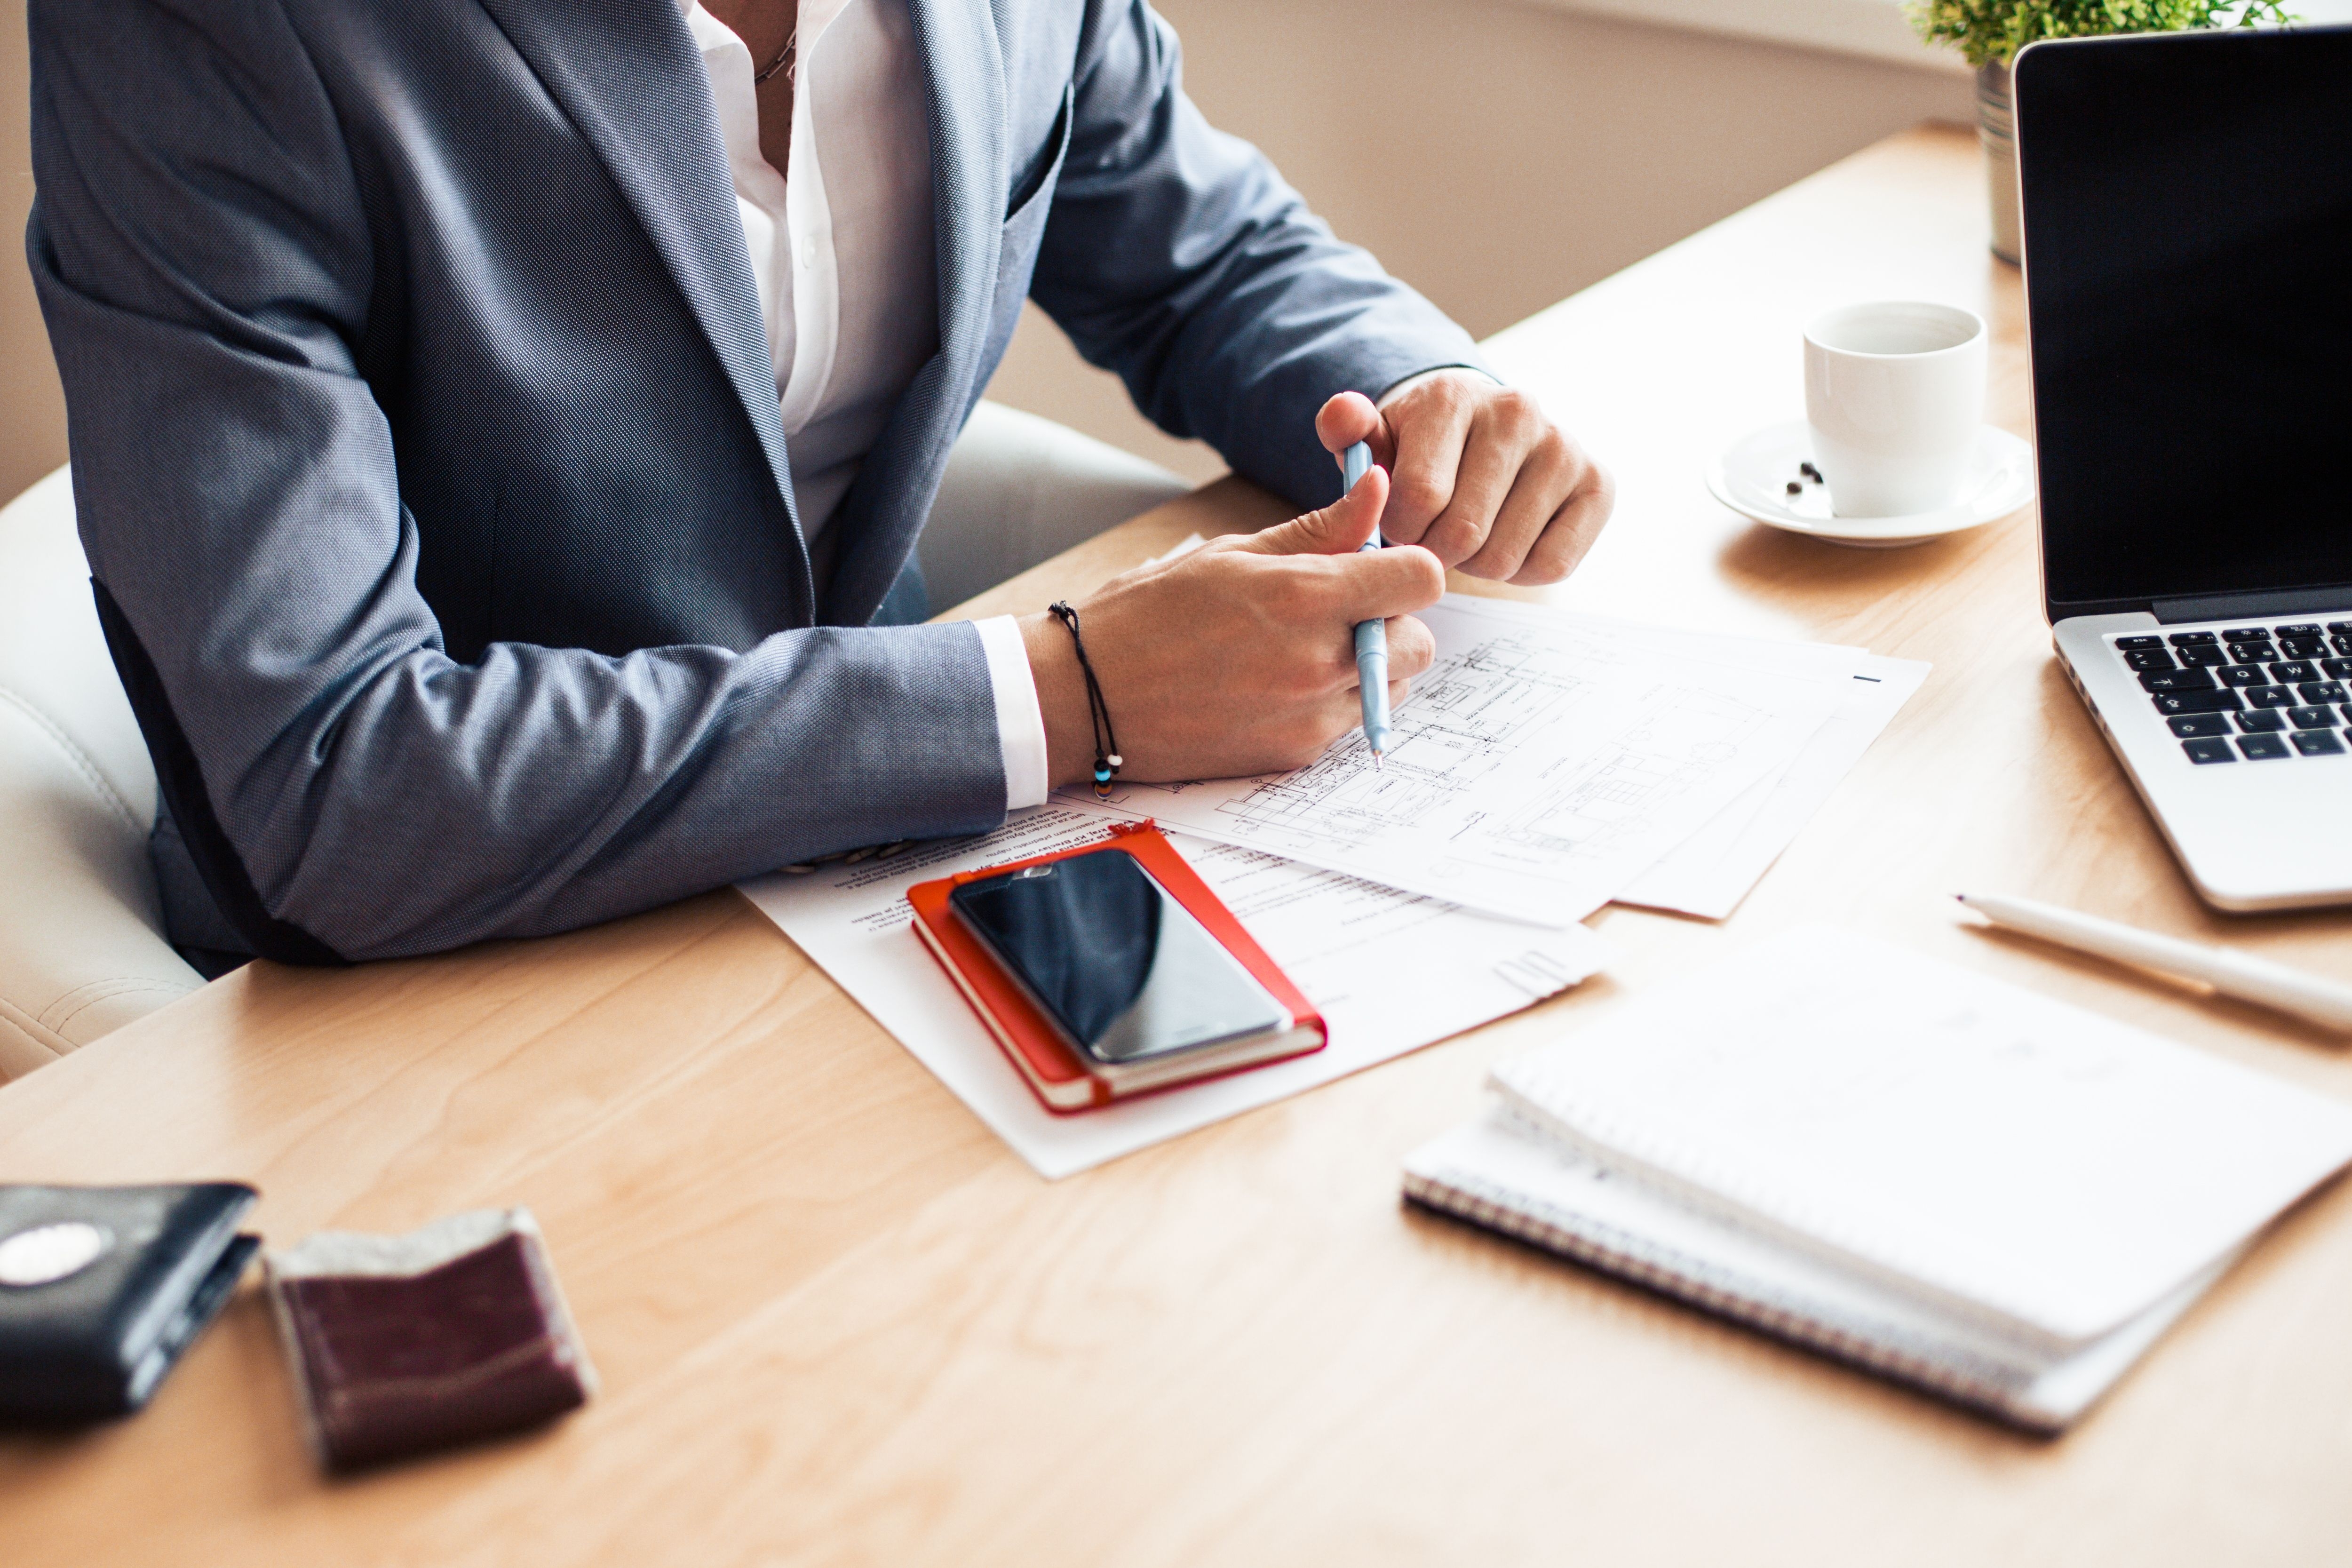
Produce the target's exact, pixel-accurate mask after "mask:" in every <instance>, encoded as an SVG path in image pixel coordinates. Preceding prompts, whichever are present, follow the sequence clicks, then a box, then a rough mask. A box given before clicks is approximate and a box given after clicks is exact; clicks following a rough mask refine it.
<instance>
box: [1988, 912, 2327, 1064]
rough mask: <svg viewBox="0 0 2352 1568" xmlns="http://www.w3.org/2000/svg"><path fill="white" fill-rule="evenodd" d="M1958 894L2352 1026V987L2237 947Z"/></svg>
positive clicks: (2012, 924)
mask: <svg viewBox="0 0 2352 1568" xmlns="http://www.w3.org/2000/svg"><path fill="white" fill-rule="evenodd" d="M1958 898H1959V900H1960V902H1961V903H1963V904H1965V905H1967V906H1968V907H1969V909H1972V910H1976V911H1977V913H1979V914H1980V915H1982V916H1984V917H1985V919H1987V920H1989V921H1992V922H1993V924H1995V925H1998V926H2006V927H2008V928H2009V929H2010V930H2011V931H2023V932H2024V933H2025V934H2026V935H2028V936H2037V937H2040V938H2041V939H2042V941H2044V942H2056V943H2057V944H2058V945H2059V946H2061V947H2071V948H2073V949H2074V950H2075V951H2076V952H2087V953H2091V954H2093V955H2094V956H2095V957H2099V958H2111V959H2114V960H2115V961H2116V963H2131V964H2137V965H2138V966H2139V967H2140V968H2142V969H2154V970H2159V971H2161V972H2163V973H2166V974H2178V975H2179V976H2181V977H2182V978H2184V979H2188V980H2198V981H2202V982H2203V983H2204V984H2208V985H2210V986H2211V987H2212V988H2213V989H2214V990H2216V991H2219V992H2221V993H2222V994H2224V995H2229V996H2235V997H2237V998H2238V999H2239V1000H2241V1001H2243V1002H2252V1003H2255V1004H2258V1005H2261V1006H2264V1007H2269V1008H2273V1009H2274V1010H2276V1011H2278V1012H2281V1013H2291V1014H2293V1015H2294V1016H2296V1017H2298V1018H2307V1019H2309V1020H2310V1021H2311V1022H2313V1023H2315V1024H2318V1025H2321V1026H2325V1027H2326V1028H2330V1029H2337V1030H2345V1031H2352V985H2346V984H2341V983H2340V982H2337V981H2334V980H2323V979H2321V978H2320V977H2319V976H2317V975H2315V974H2306V973H2304V972H2303V971H2302V970H2300V969H2289V968H2288V967H2287V966H2286V965H2285V964H2284V963H2272V962H2271V961H2270V960H2268V959H2266V958H2255V957H2252V956H2251V955H2249V954H2246V953H2242V952H2234V951H2232V950H2231V949H2230V948H2226V947H2208V946H2206V945H2205V944H2204V943H2202V942H2183V941H2181V940H2180V939H2179V937H2171V936H2158V935H2157V934H2156V933H2155V932H2154V931H2141V930H2139V929H2138V928H2137V927H2136V926H2127V925H2123V924H2119V923H2118V922H2116V921H2104V920H2101V919H2099V918H2098V917H2097V916H2096V915H2086V914H2082V913H2079V912H2077V911H2076V910H2066V909H2060V908H2059V907H2058V906H2057V905H2055V904H2038V903H2035V902H2034V901H2033V900H2031V899H2005V898H2001V897H1999V896H1998V895H1993V894H1982V893H1961V894H1959V895H1958Z"/></svg>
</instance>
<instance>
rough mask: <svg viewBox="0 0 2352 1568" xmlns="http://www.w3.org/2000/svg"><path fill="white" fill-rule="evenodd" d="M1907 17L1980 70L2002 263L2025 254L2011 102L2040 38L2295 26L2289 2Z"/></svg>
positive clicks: (2126, 4) (2043, 4) (1925, 10)
mask: <svg viewBox="0 0 2352 1568" xmlns="http://www.w3.org/2000/svg"><path fill="white" fill-rule="evenodd" d="M1904 10H1905V13H1906V15H1908V16H1910V18H1911V25H1912V26H1913V27H1915V28H1916V29H1917V30H1918V33H1919V36H1920V37H1923V38H1926V39H1927V41H1928V42H1929V43H1932V44H1950V45H1952V46H1954V47H1957V48H1958V50H1959V51H1960V55H1961V57H1962V58H1965V59H1966V60H1967V61H1968V62H1969V64H1970V65H1972V66H1974V67H1976V68H1977V135H1978V139H1979V141H1981V142H1983V143H1984V150H1985V166H1986V173H1987V174H1988V175H1989V176H1990V186H1991V195H1992V253H1993V254H1994V255H1995V256H1998V257H2000V258H2001V259H2002V260H2003V261H2015V260H2017V259H2018V255H2019V251H2018V224H2017V138H2016V133H2015V131H2014V129H2013V122H2012V121H2011V115H2010V102H2009V62H2010V61H2011V59H2012V58H2015V57H2016V55H2017V51H2018V50H2020V49H2021V48H2023V47H2025V46H2026V45H2028V44H2030V43H2032V42H2034V41H2035V40H2036V39H2039V38H2083V37H2091V36H2093V35H2095V34H2100V33H2177V32H2185V31H2187V30H2188V29H2189V28H2191V27H2210V26H2219V25H2222V24H2226V23H2229V22H2231V21H2234V22H2236V23H2237V24H2238V25H2239V26H2254V25H2255V24H2256V23H2258V22H2273V23H2281V24H2284V23H2286V22H2291V21H2293V20H2294V17H2293V16H2290V15H2289V14H2288V13H2287V11H2286V10H2285V8H2284V4H2283V0H1908V3H1907V4H1906V5H1905V6H1904Z"/></svg>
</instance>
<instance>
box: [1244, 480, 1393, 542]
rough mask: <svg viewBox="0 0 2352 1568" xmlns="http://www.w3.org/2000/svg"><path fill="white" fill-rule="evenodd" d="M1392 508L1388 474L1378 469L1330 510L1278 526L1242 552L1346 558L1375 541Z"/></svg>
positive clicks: (1334, 502)
mask: <svg viewBox="0 0 2352 1568" xmlns="http://www.w3.org/2000/svg"><path fill="white" fill-rule="evenodd" d="M1388 504H1389V476H1388V470H1387V469H1385V468H1379V467H1377V466H1375V467H1373V468H1370V469H1368V470H1366V471H1365V474H1364V477H1363V478H1362V479H1358V480H1357V481H1356V488H1355V489H1351V490H1349V492H1348V493H1347V494H1346V495H1344V496H1341V497H1340V498H1339V500H1335V501H1333V502H1332V503H1331V504H1330V505H1329V506H1327V507H1324V508H1322V509H1321V510H1318V511H1310V512H1307V513H1305V514H1304V515H1302V516H1299V517H1294V518H1292V519H1291V520H1290V521H1288V522H1281V523H1276V525H1275V526H1274V527H1272V528H1269V529H1266V530H1265V531H1261V532H1259V533H1256V534H1254V535H1252V536H1251V537H1250V539H1249V540H1248V541H1247V542H1244V544H1243V546H1242V548H1243V549H1244V550H1255V551H1256V552H1258V553H1259V554H1261V555H1345V554H1348V553H1349V552H1351V551H1354V550H1357V549H1360V547H1361V546H1362V545H1363V543H1364V542H1365V541H1366V540H1368V539H1370V538H1371V536H1372V531H1373V530H1374V529H1376V528H1378V527H1379V526H1380V524H1381V510H1383V509H1384V508H1386V507H1387V505H1388Z"/></svg>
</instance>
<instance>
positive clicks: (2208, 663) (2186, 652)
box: [2180, 647, 2230, 668]
mask: <svg viewBox="0 0 2352 1568" xmlns="http://www.w3.org/2000/svg"><path fill="white" fill-rule="evenodd" d="M2180 662H2181V663H2183V664H2186V665H2194V666H2200V667H2202V668H2211V667H2212V666H2214V665H2217V664H2227V663H2229V662H2230V656H2229V655H2228V654H2226V653H2223V652H2222V651H2221V649H2220V648H2218V647H2185V648H2182V649H2181V650H2180Z"/></svg>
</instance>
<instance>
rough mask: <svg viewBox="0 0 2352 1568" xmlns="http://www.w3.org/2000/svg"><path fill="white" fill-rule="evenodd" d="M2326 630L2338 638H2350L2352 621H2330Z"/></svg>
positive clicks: (2351, 635)
mask: <svg viewBox="0 0 2352 1568" xmlns="http://www.w3.org/2000/svg"><path fill="white" fill-rule="evenodd" d="M2327 629H2328V630H2329V631H2331V632H2334V633H2335V634H2336V636H2338V637H2352V621H2330V622H2328V623H2327Z"/></svg>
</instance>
